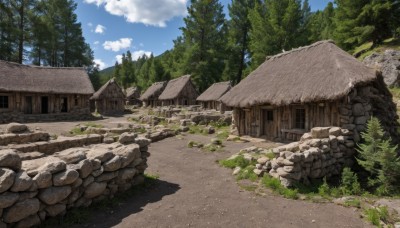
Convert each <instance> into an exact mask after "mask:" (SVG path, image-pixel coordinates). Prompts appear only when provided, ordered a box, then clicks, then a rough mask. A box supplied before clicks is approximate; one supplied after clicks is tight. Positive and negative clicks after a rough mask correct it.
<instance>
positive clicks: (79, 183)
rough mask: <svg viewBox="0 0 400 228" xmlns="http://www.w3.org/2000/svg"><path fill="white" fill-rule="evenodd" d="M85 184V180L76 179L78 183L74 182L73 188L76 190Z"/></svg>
mask: <svg viewBox="0 0 400 228" xmlns="http://www.w3.org/2000/svg"><path fill="white" fill-rule="evenodd" d="M82 183H83V180H82V179H81V178H78V179H76V181H74V183H72V188H73V189H75V188H77V187H79V186H81V185H82Z"/></svg>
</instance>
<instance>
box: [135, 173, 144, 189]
mask: <svg viewBox="0 0 400 228" xmlns="http://www.w3.org/2000/svg"><path fill="white" fill-rule="evenodd" d="M144 180H145V178H144V176H143V175H137V176H135V178H133V186H138V185H141V184H143V183H144Z"/></svg>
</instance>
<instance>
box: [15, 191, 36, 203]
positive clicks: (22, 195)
mask: <svg viewBox="0 0 400 228" xmlns="http://www.w3.org/2000/svg"><path fill="white" fill-rule="evenodd" d="M37 194H38V192H37V191H36V192H20V193H19V199H18V202H21V201H25V200H27V199H32V198H34V197H36V196H37Z"/></svg>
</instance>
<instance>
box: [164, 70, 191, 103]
mask: <svg viewBox="0 0 400 228" xmlns="http://www.w3.org/2000/svg"><path fill="white" fill-rule="evenodd" d="M187 83H192V82H191V81H190V75H184V76H182V77H179V78H176V79H173V80H171V81H169V82H168V84H167V87H165V89H164V91H163V92H162V94H161V95H160V97H159V98H158V99H160V100H171V99H175V98H177V97H178V96H179V94H180V93H181V91H182V90H183V88H185V86H186V85H187Z"/></svg>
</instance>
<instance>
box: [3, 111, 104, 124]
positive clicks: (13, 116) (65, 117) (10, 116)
mask: <svg viewBox="0 0 400 228" xmlns="http://www.w3.org/2000/svg"><path fill="white" fill-rule="evenodd" d="M95 119H98V118H97V117H95V116H93V115H92V114H90V112H89V111H79V112H78V111H77V112H76V113H75V112H73V113H50V114H24V113H22V112H4V113H0V124H4V123H11V122H19V123H34V122H39V121H46V122H50V121H82V120H95Z"/></svg>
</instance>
